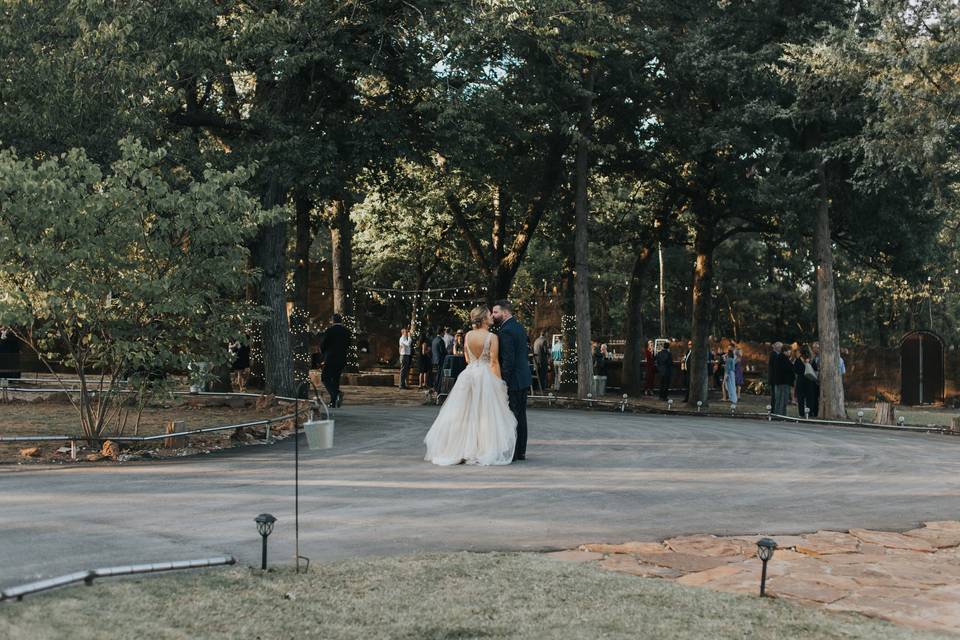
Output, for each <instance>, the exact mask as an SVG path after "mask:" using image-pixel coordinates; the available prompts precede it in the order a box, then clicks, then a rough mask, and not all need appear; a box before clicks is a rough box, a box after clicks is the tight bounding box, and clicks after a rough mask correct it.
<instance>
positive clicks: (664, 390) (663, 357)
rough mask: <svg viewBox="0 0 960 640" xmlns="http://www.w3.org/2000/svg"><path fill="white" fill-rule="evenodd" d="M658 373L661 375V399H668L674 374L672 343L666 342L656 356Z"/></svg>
mask: <svg viewBox="0 0 960 640" xmlns="http://www.w3.org/2000/svg"><path fill="white" fill-rule="evenodd" d="M656 365H657V375H659V376H660V399H661V400H664V401H666V399H667V396H669V395H670V377H671V375H672V374H673V354H671V353H670V345H669V344H667V343H666V342H664V343H663V344H661V345H660V351H658V352H657V357H656Z"/></svg>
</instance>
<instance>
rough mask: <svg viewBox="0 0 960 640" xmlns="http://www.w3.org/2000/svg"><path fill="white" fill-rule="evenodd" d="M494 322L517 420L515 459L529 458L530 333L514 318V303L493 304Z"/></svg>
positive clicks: (502, 365) (501, 364) (509, 397)
mask: <svg viewBox="0 0 960 640" xmlns="http://www.w3.org/2000/svg"><path fill="white" fill-rule="evenodd" d="M493 321H494V322H496V323H497V325H498V327H499V329H500V330H499V331H498V332H497V337H498V338H499V340H500V354H499V358H500V376H501V377H502V378H503V381H504V382H505V383H507V399H508V401H509V403H510V411H511V412H512V413H513V415H514V417H515V418H516V419H517V446H516V448H515V449H514V450H513V459H514V460H526V459H527V396H528V395H529V394H530V385H531V384H533V375H532V374H531V373H530V360H529V359H528V355H527V353H528V348H527V344H528V342H527V332H526V331H525V330H524V328H523V326H521V324H520V323H519V322H517V319H516V318H514V317H513V305H512V304H511V303H510V302H508V301H506V300H500V301H498V302H497V303H496V304H495V305H493Z"/></svg>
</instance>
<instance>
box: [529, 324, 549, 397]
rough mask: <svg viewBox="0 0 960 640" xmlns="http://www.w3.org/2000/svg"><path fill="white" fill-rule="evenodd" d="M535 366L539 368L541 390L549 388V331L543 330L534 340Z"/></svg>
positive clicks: (538, 375) (538, 376)
mask: <svg viewBox="0 0 960 640" xmlns="http://www.w3.org/2000/svg"><path fill="white" fill-rule="evenodd" d="M533 366H535V367H536V368H537V378H538V379H539V380H540V391H543V390H544V389H546V388H547V369H548V367H549V366H550V349H549V348H547V333H546V332H545V331H541V332H540V334H539V335H538V336H537V339H536V340H534V341H533Z"/></svg>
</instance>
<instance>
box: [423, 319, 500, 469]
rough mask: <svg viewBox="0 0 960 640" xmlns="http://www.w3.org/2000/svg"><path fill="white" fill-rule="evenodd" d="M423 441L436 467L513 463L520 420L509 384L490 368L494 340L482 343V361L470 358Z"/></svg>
mask: <svg viewBox="0 0 960 640" xmlns="http://www.w3.org/2000/svg"><path fill="white" fill-rule="evenodd" d="M464 343H465V349H469V348H470V347H469V346H466V340H464ZM470 355H471V356H473V352H470ZM423 441H424V443H426V445H427V455H426V457H425V458H424V459H425V460H429V461H430V462H432V463H433V464H438V465H451V464H460V463H461V462H465V463H466V464H483V465H490V464H510V462H511V461H512V460H513V450H514V447H515V446H516V443H517V419H516V418H515V417H514V416H513V413H511V412H510V405H509V404H508V402H507V385H506V383H504V381H503V380H501V379H500V378H498V377H497V376H496V375H494V373H493V370H492V369H490V335H487V337H486V338H485V339H484V341H483V353H481V354H480V357H479V358H477V357H471V359H470V363H469V364H468V365H467V368H466V369H464V370H463V373H461V374H460V375H459V376H458V377H457V382H456V383H455V384H454V385H453V389H451V390H450V395H449V396H447V400H446V402H444V403H443V406H442V407H441V408H440V414H439V415H438V416H437V419H436V420H434V421H433V426H431V427H430V431H429V432H428V433H427V437H426V438H424V439H423Z"/></svg>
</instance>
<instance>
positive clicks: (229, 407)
mask: <svg viewBox="0 0 960 640" xmlns="http://www.w3.org/2000/svg"><path fill="white" fill-rule="evenodd" d="M291 411H292V408H291V407H290V406H289V405H287V404H286V403H277V402H276V401H272V400H271V401H270V402H262V401H261V402H258V401H257V400H256V399H255V398H224V399H221V398H208V397H185V398H180V397H177V398H173V399H170V400H169V401H167V402H164V403H158V404H155V405H152V406H149V407H147V408H146V409H144V411H143V414H142V415H141V418H140V424H139V427H136V426H135V425H134V422H135V416H133V415H131V416H130V418H129V420H128V422H127V425H126V427H125V428H124V429H123V431H122V432H120V431H119V430H118V429H116V428H113V429H111V430H109V431H108V432H107V433H105V434H104V435H105V436H107V437H110V436H122V435H126V436H132V435H138V436H151V435H158V434H162V433H165V429H166V425H167V423H168V422H171V421H180V422H182V423H183V427H182V430H192V429H201V428H206V427H214V426H220V425H228V424H238V423H243V422H252V421H256V420H263V419H267V418H276V417H278V416H281V415H285V414H288V413H290V412H291ZM291 428H292V425H291V424H289V421H288V423H287V424H284V423H276V424H274V425H271V438H281V437H284V436H285V435H286V434H287V433H288V432H289V430H290V429H291ZM0 435H2V436H27V435H42V436H52V435H63V436H67V438H65V439H64V440H54V441H44V442H0V464H11V463H14V464H50V463H64V464H66V463H72V462H74V460H73V458H72V453H71V446H70V440H69V437H71V436H73V437H75V438H77V439H78V440H77V441H76V447H77V451H76V458H77V459H76V462H78V463H84V462H115V461H119V462H129V461H133V460H139V459H144V458H163V457H171V456H184V455H192V454H196V453H204V452H209V451H213V450H217V449H224V448H228V447H234V446H238V445H246V444H252V443H259V442H263V441H265V439H266V429H265V427H250V428H244V429H238V430H228V431H223V432H214V433H210V434H203V435H199V436H191V437H189V438H183V439H182V441H181V442H177V443H176V444H177V446H175V447H166V446H164V441H163V440H155V441H151V442H145V443H130V442H123V441H122V440H111V441H110V442H109V443H99V442H86V441H83V440H80V438H82V432H81V429H80V420H79V417H78V415H77V412H76V410H75V409H74V408H73V406H72V405H71V404H70V403H69V401H67V400H65V397H64V396H63V395H62V394H51V395H49V396H43V397H36V396H33V397H29V398H28V397H16V398H14V399H12V401H10V402H7V403H0Z"/></svg>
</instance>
